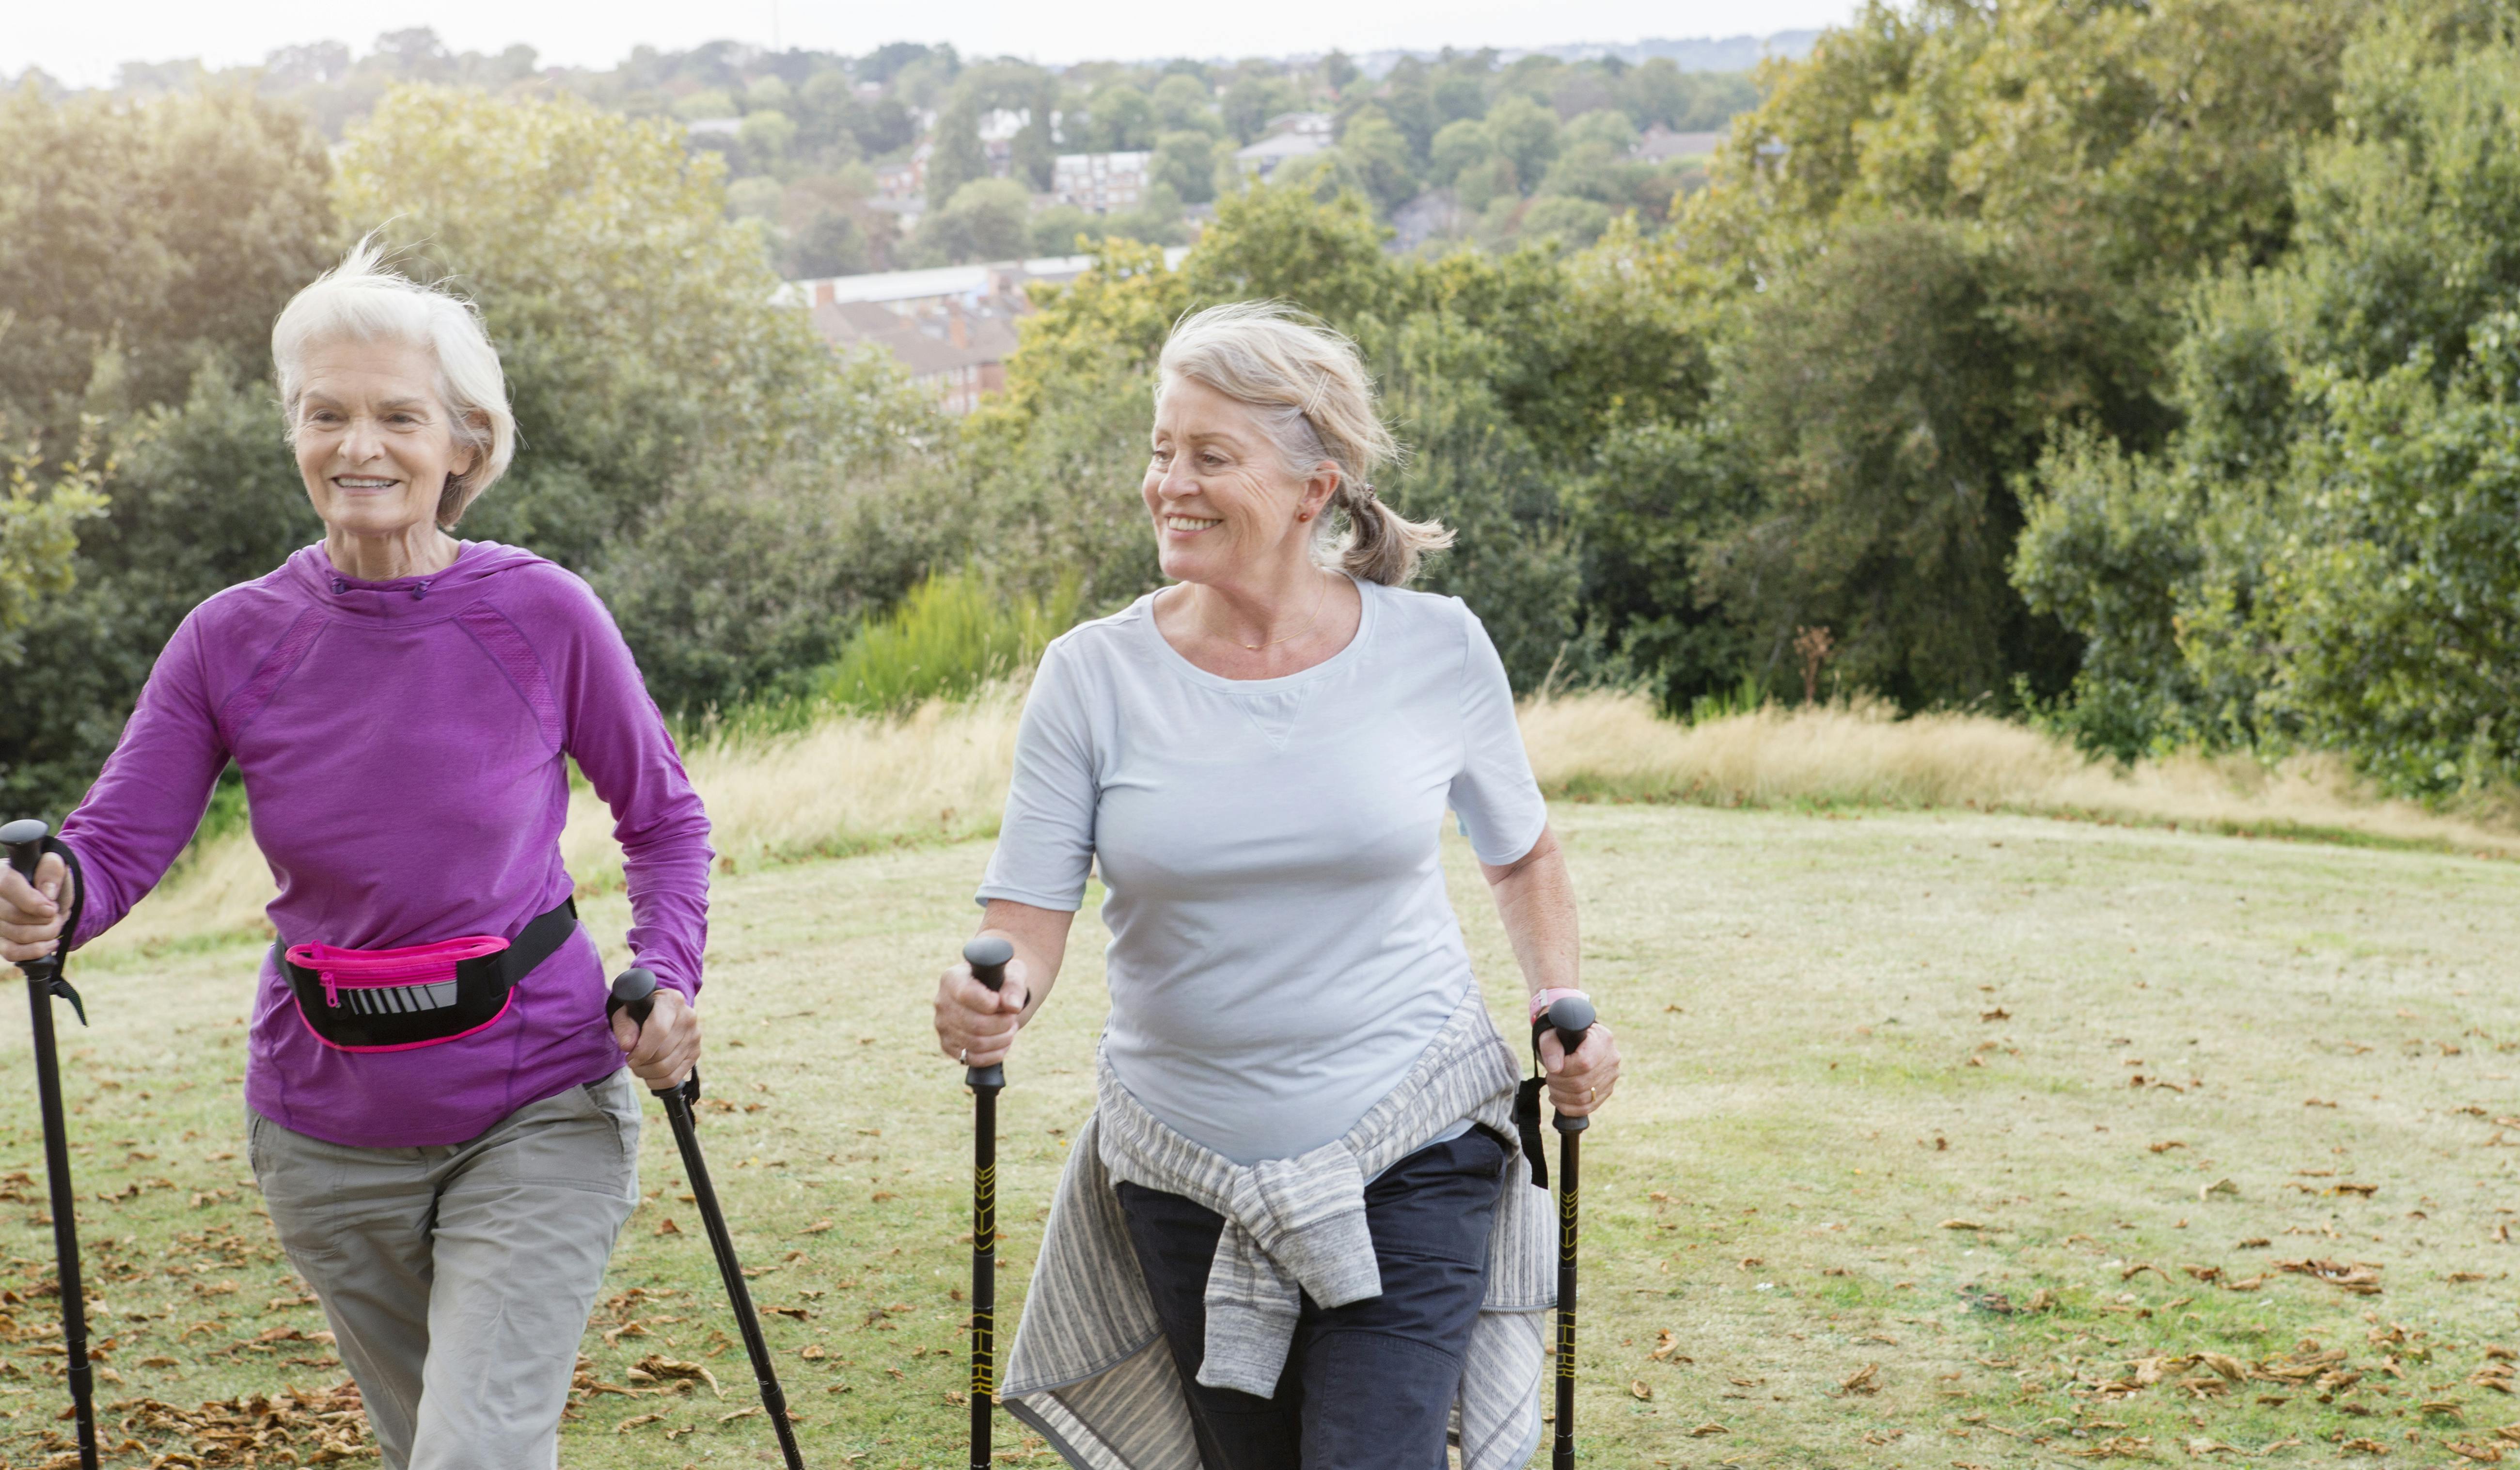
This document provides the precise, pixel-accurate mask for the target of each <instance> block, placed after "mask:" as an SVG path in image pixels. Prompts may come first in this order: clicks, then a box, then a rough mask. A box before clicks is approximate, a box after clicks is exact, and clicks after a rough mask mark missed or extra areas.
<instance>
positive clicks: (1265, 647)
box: [1234, 577, 1330, 653]
mask: <svg viewBox="0 0 2520 1470" xmlns="http://www.w3.org/2000/svg"><path fill="white" fill-rule="evenodd" d="M1329 600H1330V582H1329V578H1328V577H1324V578H1322V595H1321V596H1320V597H1317V598H1315V599H1313V615H1312V616H1311V617H1309V618H1307V619H1305V620H1304V626H1302V627H1300V628H1298V629H1296V630H1295V631H1294V632H1292V633H1289V634H1287V635H1286V636H1285V637H1284V638H1273V639H1271V640H1269V641H1268V642H1267V643H1265V644H1246V643H1244V642H1243V641H1242V640H1240V639H1235V640H1234V645H1235V646H1236V647H1238V648H1242V649H1244V650H1246V651H1248V652H1252V653H1266V652H1268V651H1269V650H1270V649H1271V648H1274V647H1276V646H1279V645H1280V644H1288V643H1293V642H1294V641H1295V640H1296V639H1299V638H1301V637H1303V636H1304V635H1305V634H1307V633H1310V632H1312V631H1313V625H1314V624H1315V623H1318V622H1320V621H1321V620H1322V605H1323V604H1324V603H1326V602H1328V601H1329Z"/></svg>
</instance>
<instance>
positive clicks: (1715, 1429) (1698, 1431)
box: [1688, 1424, 1733, 1440]
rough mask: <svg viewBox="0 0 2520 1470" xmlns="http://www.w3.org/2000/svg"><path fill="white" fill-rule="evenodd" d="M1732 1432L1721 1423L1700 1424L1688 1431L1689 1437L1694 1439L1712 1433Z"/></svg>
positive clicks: (1702, 1437) (1699, 1438)
mask: <svg viewBox="0 0 2520 1470" xmlns="http://www.w3.org/2000/svg"><path fill="white" fill-rule="evenodd" d="M1732 1432H1733V1431H1731V1430H1729V1429H1727V1428H1725V1427H1724V1426H1723V1425H1721V1424H1700V1425H1698V1426H1697V1427H1696V1428H1695V1429H1692V1430H1690V1431H1689V1432H1688V1437H1689V1438H1690V1439H1692V1440H1702V1439H1704V1438H1706V1437H1707V1436H1708V1435H1711V1434H1731V1433H1732Z"/></svg>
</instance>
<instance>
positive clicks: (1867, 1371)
mask: <svg viewBox="0 0 2520 1470" xmlns="http://www.w3.org/2000/svg"><path fill="white" fill-rule="evenodd" d="M1837 1391H1838V1392H1839V1393H1841V1394H1877V1393H1879V1392H1881V1364H1879V1363H1877V1362H1868V1363H1866V1364H1865V1365H1864V1366H1862V1367H1860V1368H1857V1369H1856V1370H1855V1371H1854V1372H1852V1373H1849V1374H1847V1375H1846V1376H1845V1377H1843V1378H1841V1379H1839V1380H1838V1381H1837Z"/></svg>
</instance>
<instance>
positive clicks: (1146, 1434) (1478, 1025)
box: [1000, 988, 1557, 1470]
mask: <svg viewBox="0 0 2520 1470" xmlns="http://www.w3.org/2000/svg"><path fill="white" fill-rule="evenodd" d="M1518 1080H1519V1077H1518V1073H1517V1071H1516V1068H1515V1066H1514V1060H1513V1053H1512V1051H1511V1049H1510V1048H1508V1047H1507V1045H1506V1043H1505V1040H1504V1039H1503V1038H1502V1037H1500V1036H1499V1035H1498V1034H1497V1030H1496V1026H1495V1024H1494V1023H1493V1022H1492V1021H1490V1020H1489V1018H1488V1015H1487V1011H1486V1009H1485V1007H1484V1005H1483V1004H1482V1002H1481V1001H1480V999H1479V995H1478V992H1477V990H1476V989H1475V988H1472V989H1471V990H1470V991H1469V993H1468V994H1467V995H1466V996H1465V997H1464V998H1463V1002H1462V1004H1461V1006H1460V1007H1459V1008H1458V1009H1457V1010H1455V1012H1454V1013H1453V1015H1452V1017H1451V1019H1449V1020H1448V1021H1446V1022H1445V1024H1444V1026H1443V1028H1442V1030H1440V1031H1439V1032H1437V1033H1436V1036H1435V1040H1434V1041H1433V1042H1432V1043H1430V1044H1429V1045H1428V1046H1427V1047H1426V1050H1425V1051H1424V1053H1423V1054H1421V1055H1420V1056H1419V1058H1418V1063H1417V1065H1416V1066H1415V1067H1414V1068H1412V1069H1411V1071H1410V1072H1409V1075H1408V1076H1407V1077H1405V1078H1404V1079H1402V1081H1401V1083H1400V1085H1399V1086H1398V1087H1396V1088H1394V1089H1392V1090H1391V1091H1390V1092H1389V1093H1387V1094H1385V1095H1384V1096H1383V1098H1382V1100H1381V1101H1379V1102H1377V1103H1375V1104H1374V1105H1373V1107H1372V1108H1371V1109H1369V1110H1368V1111H1367V1113H1366V1115H1365V1117H1364V1118H1362V1119H1361V1120H1359V1121H1358V1123H1357V1125H1356V1126H1355V1127H1354V1128H1352V1129H1350V1130H1349V1131H1348V1132H1347V1134H1346V1135H1345V1136H1341V1137H1339V1138H1337V1139H1334V1140H1333V1141H1331V1142H1329V1143H1326V1144H1324V1145H1322V1146H1321V1147H1320V1148H1316V1149H1313V1150H1312V1151H1310V1152H1308V1153H1304V1154H1300V1155H1298V1156H1296V1157H1294V1158H1291V1159H1271V1160H1266V1161H1263V1162H1261V1163H1258V1164H1253V1165H1247V1166H1246V1165H1240V1164H1237V1163H1235V1162H1233V1161H1232V1160H1230V1159H1227V1158H1225V1157H1223V1156H1222V1155H1219V1154H1217V1153H1214V1152H1212V1151H1210V1150H1208V1149H1205V1148H1202V1147H1200V1146H1199V1145H1198V1144H1196V1143H1193V1142H1192V1141H1191V1140H1190V1139H1188V1138H1185V1137H1183V1136H1181V1135H1180V1134H1178V1133H1175V1132H1173V1131H1172V1130H1171V1129H1169V1128H1167V1127H1165V1126H1164V1125H1163V1124H1162V1123H1160V1122H1158V1121H1157V1120H1156V1119H1155V1118H1154V1117H1153V1115H1151V1114H1149V1113H1148V1111H1147V1110H1146V1109H1145V1108H1144V1107H1143V1106H1141V1105H1140V1104H1139V1103H1138V1101H1137V1099H1135V1098H1133V1097H1131V1096H1130V1095H1129V1093H1128V1091H1127V1090H1126V1089H1124V1088H1122V1087H1121V1086H1120V1084H1119V1081H1118V1079H1117V1078H1116V1077H1115V1076H1113V1074H1112V1072H1111V1068H1110V1064H1109V1063H1108V1061H1104V1060H1099V1059H1098V1065H1097V1068H1096V1084H1097V1094H1098V1095H1097V1105H1096V1108H1095V1111H1094V1115H1093V1116H1092V1117H1091V1118H1089V1119H1088V1120H1086V1124H1085V1127H1084V1128H1083V1129H1082V1130H1081V1131H1080V1132H1079V1134H1078V1136H1077V1138H1076V1142H1075V1145H1074V1148H1073V1150H1072V1152H1071V1153H1070V1154H1069V1156H1068V1160H1067V1168H1066V1171H1065V1173H1064V1174H1063V1175H1062V1176H1061V1178H1060V1180H1059V1184H1058V1193H1057V1197H1056V1198H1055V1200H1054V1201H1053V1203H1052V1206H1051V1214H1050V1224H1049V1227H1048V1229H1047V1231H1046V1232H1045V1234H1044V1236H1043V1239H1042V1252H1041V1260H1040V1263H1039V1264H1038V1265H1037V1266H1035V1268H1034V1269H1033V1276H1032V1287H1031V1291H1030V1293H1029V1295H1028V1297H1027V1298H1026V1301H1025V1304H1024V1312H1023V1318H1022V1321H1021V1322H1020V1323H1019V1325H1018V1326H1017V1328H1016V1330H1015V1341H1014V1348H1013V1351H1012V1353H1011V1354H1010V1355H1009V1358H1008V1362H1007V1370H1006V1378H1005V1388H1004V1391H1003V1392H1002V1393H1001V1395H1000V1398H1001V1401H1002V1402H1004V1403H1005V1404H1006V1406H1007V1410H1008V1412H1010V1413H1012V1414H1013V1415H1014V1416H1015V1417H1016V1418H1018V1419H1020V1420H1021V1421H1023V1422H1024V1423H1025V1424H1028V1425H1030V1426H1031V1427H1032V1428H1033V1429H1035V1430H1037V1431H1039V1432H1040V1433H1041V1434H1042V1435H1043V1436H1044V1437H1045V1438H1047V1439H1048V1440H1049V1441H1050V1443H1051V1445H1052V1447H1053V1448H1056V1449H1057V1450H1058V1452H1059V1453H1060V1454H1062V1455H1063V1456H1065V1457H1066V1459H1067V1461H1068V1463H1070V1464H1072V1465H1076V1466H1080V1467H1085V1470H1199V1459H1198V1448H1197V1445H1196V1441H1195V1440H1194V1438H1193V1435H1192V1431H1191V1417H1190V1404H1189V1402H1188V1400H1187V1399H1186V1398H1185V1397H1184V1396H1183V1393H1182V1385H1181V1381H1180V1378H1179V1377H1178V1375H1177V1372H1176V1370H1175V1368H1174V1366H1173V1360H1172V1355H1171V1354H1170V1353H1169V1352H1168V1351H1167V1350H1166V1349H1165V1346H1164V1342H1163V1331H1162V1328H1161V1326H1160V1325H1159V1324H1158V1321H1157V1319H1156V1316H1155V1311H1154V1305H1153V1302H1152V1301H1151V1299H1150V1298H1149V1296H1148V1291H1147V1285H1146V1277H1145V1275H1144V1274H1143V1273H1142V1272H1141V1271H1140V1270H1139V1269H1138V1261H1137V1256H1136V1253H1135V1250H1134V1249H1133V1247H1132V1246H1131V1245H1130V1243H1129V1233H1128V1225H1127V1222H1126V1221H1125V1220H1124V1219H1123V1218H1122V1216H1121V1213H1120V1203H1119V1198H1118V1196H1117V1195H1116V1193H1115V1192H1114V1190H1113V1186H1114V1185H1115V1184H1117V1183H1119V1182H1121V1181H1123V1180H1125V1181H1127V1182H1130V1183H1134V1184H1137V1185H1139V1186H1141V1187H1143V1188H1148V1189H1156V1190H1161V1191H1163V1192H1165V1193H1168V1194H1178V1195H1181V1196H1182V1197H1184V1198H1186V1199H1189V1200H1192V1201H1193V1202H1195V1203H1197V1204H1199V1205H1201V1206H1203V1207H1205V1208H1206V1209H1209V1210H1212V1211H1214V1212H1216V1213H1217V1214H1219V1215H1221V1216H1223V1217H1225V1229H1224V1232H1223V1234H1222V1235H1221V1236H1220V1237H1219V1239H1218V1241H1217V1247H1216V1261H1215V1264H1214V1266H1213V1267H1212V1268H1211V1269H1210V1270H1209V1274H1208V1280H1207V1292H1206V1305H1207V1342H1206V1353H1205V1357H1204V1360H1203V1361H1202V1362H1201V1363H1200V1365H1199V1369H1198V1381H1199V1382H1200V1383H1202V1384H1205V1385H1208V1386H1210V1387H1214V1388H1230V1389H1237V1390H1239V1391H1241V1392H1243V1393H1246V1394H1251V1395H1255V1396H1257V1397H1259V1398H1264V1399H1265V1398H1269V1397H1272V1396H1273V1395H1274V1394H1275V1393H1276V1392H1277V1386H1278V1378H1279V1374H1280V1372H1281V1371H1282V1369H1283V1367H1284V1365H1285V1360H1286V1354H1287V1351H1288V1349H1289V1347H1290V1346H1291V1345H1292V1342H1293V1337H1294V1330H1295V1324H1296V1320H1297V1317H1298V1316H1299V1315H1300V1314H1301V1311H1302V1305H1303V1296H1304V1294H1306V1293H1310V1294H1311V1296H1312V1298H1313V1300H1315V1301H1316V1302H1318V1303H1320V1304H1322V1305H1323V1306H1325V1307H1340V1306H1345V1305H1347V1304H1349V1303H1352V1302H1359V1301H1364V1300H1367V1299H1369V1298H1372V1297H1375V1296H1378V1295H1380V1294H1381V1291H1382V1283H1381V1277H1380V1273H1379V1271H1378V1270H1377V1269H1376V1267H1375V1264H1374V1256H1373V1237H1372V1236H1371V1235H1370V1234H1369V1233H1368V1232H1367V1229H1366V1214H1365V1186H1366V1182H1367V1180H1371V1179H1373V1177H1374V1176H1375V1175H1378V1174H1380V1173H1381V1172H1382V1171H1384V1170H1386V1169H1388V1168H1390V1167H1391V1166H1392V1165H1393V1164H1396V1163H1398V1162H1399V1161H1400V1160H1401V1159H1402V1158H1404V1157H1406V1156H1407V1155H1408V1154H1410V1153H1411V1152H1413V1151H1415V1150H1416V1149H1418V1148H1420V1147H1422V1146H1424V1145H1425V1143H1426V1142H1427V1140H1429V1139H1431V1138H1435V1137H1437V1136H1441V1135H1443V1134H1444V1133H1445V1132H1446V1131H1447V1130H1450V1129H1452V1128H1454V1127H1456V1126H1457V1125H1459V1124H1461V1123H1463V1122H1469V1123H1473V1124H1477V1125H1479V1126H1482V1127H1485V1128H1488V1129H1491V1130H1493V1131H1495V1132H1496V1133H1497V1134H1499V1135H1500V1136H1504V1137H1507V1138H1511V1137H1513V1136H1514V1126H1513V1116H1512V1114H1513V1094H1514V1087H1515V1084H1516V1083H1517V1081H1518ZM1555 1263H1556V1216H1555V1213H1554V1210H1553V1206H1552V1203H1551V1200H1550V1197H1549V1193H1548V1191H1547V1190H1544V1189H1541V1188H1538V1187H1535V1186H1534V1185H1533V1184H1532V1182H1531V1175H1530V1171H1529V1169H1528V1168H1527V1167H1526V1166H1525V1165H1524V1164H1523V1163H1522V1161H1521V1159H1520V1156H1519V1153H1517V1154H1516V1155H1515V1156H1514V1158H1513V1159H1511V1160H1510V1161H1509V1162H1508V1166H1507V1180H1506V1184H1505V1189H1504V1192H1503V1194H1502V1195H1501V1196H1500V1197H1499V1199H1498V1201H1497V1212H1496V1223H1495V1225H1494V1227H1493V1228H1492V1229H1491V1231H1490V1233H1489V1237H1488V1282H1487V1297H1486V1301H1485V1303H1484V1305H1483V1306H1482V1307H1481V1310H1480V1314H1479V1317H1478V1321H1477V1324H1476V1325H1475V1326H1474V1327H1473V1328H1472V1329H1471V1334H1470V1343H1469V1349H1468V1353H1467V1356H1466V1358H1465V1359H1464V1362H1463V1376H1462V1388H1461V1394H1460V1398H1459V1400H1458V1401H1457V1402H1456V1403H1455V1405H1454V1428H1455V1434H1456V1437H1457V1438H1458V1441H1459V1443H1460V1445H1461V1449H1462V1467H1463V1470H1508V1467H1512V1466H1518V1465H1521V1464H1523V1463H1524V1462H1525V1461H1526V1460H1528V1459H1529V1457H1530V1455H1531V1452H1532V1450H1533V1449H1534V1448H1537V1446H1538V1444H1539V1441H1540V1384H1541V1359H1542V1345H1543V1342H1544V1326H1545V1318H1544V1315H1543V1314H1545V1313H1547V1312H1548V1311H1549V1310H1550V1309H1551V1308H1553V1307H1554V1306H1555V1305H1556V1295H1557V1279H1556V1270H1555Z"/></svg>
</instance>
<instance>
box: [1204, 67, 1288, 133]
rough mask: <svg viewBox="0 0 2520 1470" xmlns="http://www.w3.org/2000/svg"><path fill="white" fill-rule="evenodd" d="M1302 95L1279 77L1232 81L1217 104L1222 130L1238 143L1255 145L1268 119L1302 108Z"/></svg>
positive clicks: (1248, 77) (1241, 78) (1247, 75)
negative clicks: (1221, 116)
mask: <svg viewBox="0 0 2520 1470" xmlns="http://www.w3.org/2000/svg"><path fill="white" fill-rule="evenodd" d="M1303 103H1304V99H1303V95H1302V94H1301V93H1299V92H1297V91H1296V90H1295V85H1294V83H1292V82H1290V81H1288V80H1286V79H1285V78H1284V77H1283V76H1262V75H1252V74H1248V73H1246V74H1244V75H1242V76H1238V77H1237V78H1235V80H1234V82H1233V84H1232V85H1230V86H1228V87H1227V88H1226V89H1225V96H1224V97H1223V98H1222V99H1220V100H1219V102H1218V110H1219V111H1220V112H1221V113H1222V114H1223V116H1224V119H1225V129H1226V131H1227V132H1229V133H1232V134H1233V135H1234V139H1235V141H1236V142H1238V143H1243V144H1250V143H1256V142H1258V141H1259V139H1260V133H1261V130H1262V129H1263V128H1265V127H1266V126H1267V125H1268V122H1269V119H1270V118H1272V117H1275V116H1277V115H1279V114H1280V113H1282V112H1291V111H1295V110H1296V109H1297V108H1300V107H1302V106H1303Z"/></svg>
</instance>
